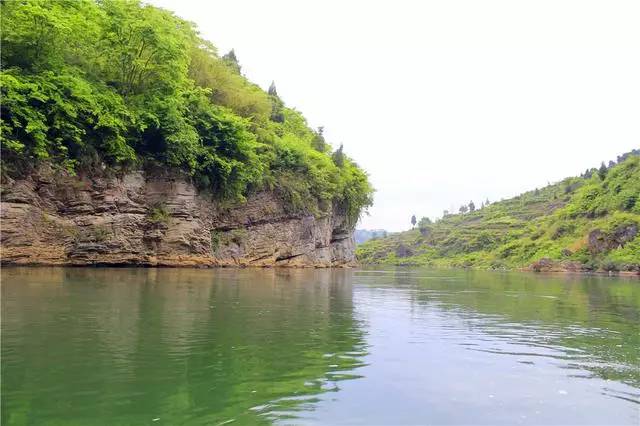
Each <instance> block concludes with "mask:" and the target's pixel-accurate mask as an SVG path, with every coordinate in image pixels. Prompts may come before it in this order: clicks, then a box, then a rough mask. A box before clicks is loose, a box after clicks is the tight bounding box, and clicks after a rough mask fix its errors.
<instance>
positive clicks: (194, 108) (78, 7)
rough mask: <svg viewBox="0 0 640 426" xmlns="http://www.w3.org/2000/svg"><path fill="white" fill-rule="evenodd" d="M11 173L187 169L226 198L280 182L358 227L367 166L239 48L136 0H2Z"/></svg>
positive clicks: (283, 190)
mask: <svg viewBox="0 0 640 426" xmlns="http://www.w3.org/2000/svg"><path fill="white" fill-rule="evenodd" d="M0 5H1V8H2V9H1V12H2V56H1V61H2V73H1V84H2V111H1V114H2V122H1V126H2V177H3V179H7V178H13V177H16V176H18V175H21V174H25V173H27V172H28V171H29V170H31V169H33V168H34V167H36V166H37V165H38V163H42V162H48V163H50V164H53V165H55V166H57V167H59V168H61V169H65V170H67V171H68V172H70V173H79V172H86V171H89V172H90V171H92V170H93V171H97V170H103V171H104V170H107V171H117V170H127V169H133V168H141V167H149V166H160V167H169V168H176V169H181V170H183V171H184V172H185V173H187V174H188V175H190V176H191V177H192V179H193V181H194V183H196V184H197V185H198V186H199V187H200V188H201V189H203V190H208V191H210V192H211V193H212V194H213V195H214V196H216V197H218V198H220V199H226V200H236V201H237V200H243V199H244V198H245V197H246V196H247V195H248V194H249V193H250V192H252V191H256V190H260V189H265V188H268V189H271V190H275V191H276V192H278V193H280V194H281V195H282V197H283V198H284V199H285V200H286V202H287V203H288V204H289V205H290V206H291V207H292V208H293V209H300V210H305V211H309V212H312V213H316V212H319V211H322V210H324V209H325V208H326V207H327V206H331V205H333V206H336V205H337V206H339V207H340V208H341V209H342V210H344V211H346V213H347V214H348V216H349V217H350V218H351V221H352V222H353V223H354V224H355V221H356V219H357V217H358V216H359V214H360V212H361V211H362V209H363V208H366V206H368V205H370V204H371V202H372V189H371V187H370V184H369V182H368V179H367V176H366V174H365V173H364V172H363V171H362V170H361V169H360V168H359V167H358V166H357V165H356V164H355V163H354V162H353V161H352V160H351V159H350V158H349V157H347V156H346V155H345V154H344V153H343V152H342V147H340V148H338V149H336V150H334V149H333V148H332V147H331V146H330V145H329V144H328V143H327V142H326V141H325V140H324V137H323V134H322V129H321V128H320V129H318V130H312V129H310V128H309V126H308V125H307V123H306V121H305V119H304V117H303V116H302V115H301V114H300V113H299V112H297V111H295V110H293V109H291V108H288V107H286V106H285V105H284V103H283V101H282V99H281V98H280V97H279V96H278V93H277V90H276V87H275V85H274V84H272V85H271V87H270V88H269V90H268V92H265V91H263V90H261V89H260V88H259V87H258V86H257V85H255V84H252V83H251V82H249V81H247V80H246V79H245V78H244V77H243V75H242V73H241V66H240V64H239V62H238V59H237V58H236V55H235V53H234V52H233V51H231V52H229V53H227V54H225V55H219V53H218V51H217V50H216V48H215V47H214V46H213V45H212V44H211V43H210V42H209V41H207V40H203V39H202V38H200V37H199V36H198V32H197V29H196V28H195V27H194V26H193V24H191V23H189V22H186V21H184V20H182V19H180V18H178V17H176V16H175V15H173V14H172V13H171V12H169V11H166V10H163V9H159V8H156V7H152V6H149V5H145V4H144V3H141V2H139V1H135V0H98V1H94V0H56V1H50V0H13V1H2V2H1V3H0Z"/></svg>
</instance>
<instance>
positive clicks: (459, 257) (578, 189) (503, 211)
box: [356, 149, 640, 274]
mask: <svg viewBox="0 0 640 426" xmlns="http://www.w3.org/2000/svg"><path fill="white" fill-rule="evenodd" d="M639 155H640V150H638V149H635V150H633V151H631V152H629V153H626V154H623V155H621V156H618V161H617V162H609V165H608V166H607V165H605V164H604V163H602V165H601V166H600V168H591V169H587V170H586V172H584V173H583V174H582V175H581V176H579V177H571V178H566V179H564V180H562V181H561V182H558V183H555V184H551V185H548V186H546V187H545V188H540V189H535V190H533V191H529V192H526V193H524V194H521V195H519V196H517V197H514V198H511V199H508V200H503V201H499V202H496V203H493V204H490V205H488V206H483V207H482V208H479V209H475V211H472V212H469V213H461V214H449V215H446V216H445V217H443V218H442V219H439V220H437V221H436V222H434V223H431V221H429V220H427V219H423V220H421V221H420V222H419V225H418V227H417V228H416V229H412V230H410V231H405V232H400V233H395V234H392V235H389V236H388V237H386V238H381V239H377V240H372V241H368V242H366V243H364V244H362V245H360V246H359V247H358V248H357V251H356V255H357V257H358V259H359V261H360V262H362V263H365V264H390V265H425V266H435V267H473V268H484V269H530V270H535V271H576V272H590V271H608V272H615V271H627V272H630V273H637V274H640V236H639V234H640V232H639V228H640V156H639Z"/></svg>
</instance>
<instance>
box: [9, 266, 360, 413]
mask: <svg viewBox="0 0 640 426" xmlns="http://www.w3.org/2000/svg"><path fill="white" fill-rule="evenodd" d="M347 277H348V275H345V274H341V273H337V274H335V273H334V274H331V273H330V274H327V273H319V272H316V271H312V270H305V271H302V270H264V271H263V270H216V271H210V270H189V269H121V270H113V269H6V270H4V271H3V283H2V304H3V309H2V331H3V333H2V377H3V380H2V420H3V421H2V423H3V424H7V425H10V424H49V423H50V424H60V422H62V423H64V424H83V425H87V424H146V423H149V422H152V421H153V420H155V422H154V423H156V422H159V424H184V423H189V424H216V423H220V422H224V421H229V420H234V421H237V422H241V423H251V424H253V423H257V422H266V423H267V422H269V421H270V420H273V419H275V418H279V417H281V416H290V415H291V413H293V412H295V411H296V410H299V409H301V408H304V407H305V406H308V404H309V403H310V402H313V399H312V396H313V395H316V394H319V393H322V392H328V391H332V390H336V389H337V387H338V385H337V383H338V382H339V381H340V380H344V379H348V378H352V377H354V375H353V374H351V373H349V372H350V371H351V370H352V369H353V368H355V367H357V366H359V365H361V357H362V355H363V354H364V353H365V345H364V336H363V332H362V330H361V329H360V328H359V323H358V321H357V320H356V319H355V318H354V313H353V302H352V290H351V282H350V281H347V280H346V278H347Z"/></svg>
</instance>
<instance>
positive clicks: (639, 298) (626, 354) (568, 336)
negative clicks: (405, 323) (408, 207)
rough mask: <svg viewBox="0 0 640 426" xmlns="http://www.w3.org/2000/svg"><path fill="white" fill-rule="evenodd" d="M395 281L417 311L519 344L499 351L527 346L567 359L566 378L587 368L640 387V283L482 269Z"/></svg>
mask: <svg viewBox="0 0 640 426" xmlns="http://www.w3.org/2000/svg"><path fill="white" fill-rule="evenodd" d="M398 276H399V278H398V280H399V281H402V282H403V283H404V284H406V285H411V286H415V287H416V290H417V291H415V292H413V293H412V294H413V296H412V297H414V298H415V300H414V301H415V303H416V304H417V306H422V307H437V308H438V309H443V310H446V311H447V312H450V313H453V312H455V313H456V314H457V316H458V317H459V318H461V319H462V320H463V321H464V322H465V326H466V327H468V328H469V329H472V330H476V331H479V332H481V333H489V334H491V335H493V336H495V337H497V338H503V339H504V342H508V343H509V345H511V346H514V350H513V351H507V350H505V349H504V348H495V351H496V352H500V351H502V353H505V354H511V355H522V354H525V353H530V352H531V351H530V350H525V349H524V348H529V349H531V348H533V349H535V348H539V349H540V353H539V354H537V355H540V356H542V354H543V353H545V354H547V353H548V354H549V356H551V357H557V358H559V359H562V360H564V361H567V367H566V368H568V369H572V370H575V372H573V373H571V372H569V373H568V374H582V373H580V372H579V371H580V370H583V371H584V370H586V371H588V372H590V373H591V374H594V375H596V376H599V377H601V378H603V379H611V380H615V381H620V382H624V383H627V384H629V385H631V386H634V387H640V369H639V368H638V365H639V364H638V363H639V362H640V353H639V352H638V348H640V333H638V324H640V286H638V281H637V279H634V278H630V279H624V278H615V279H611V278H608V277H598V276H593V277H585V276H567V275H553V276H549V275H546V276H545V275H535V274H526V273H504V274H501V273H495V272H481V271H460V272H458V273H456V274H455V278H454V279H452V276H453V273H452V272H451V271H448V272H447V273H446V280H442V279H441V278H439V277H438V273H437V272H433V271H431V272H429V273H427V274H424V273H420V271H419V270H414V273H413V274H405V273H403V271H402V270H400V271H398ZM399 281H396V282H399ZM518 345H521V347H520V350H519V349H517V346H518ZM612 348H613V349H612ZM470 349H471V350H492V349H490V348H489V349H487V348H484V349H477V348H476V349H474V348H470ZM531 356H535V355H531ZM545 356H546V355H545Z"/></svg>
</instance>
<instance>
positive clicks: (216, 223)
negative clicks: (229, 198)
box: [0, 168, 355, 267]
mask: <svg viewBox="0 0 640 426" xmlns="http://www.w3.org/2000/svg"><path fill="white" fill-rule="evenodd" d="M1 220H2V234H1V239H0V246H1V248H2V263H3V264H42V265H45V264H46V265H148V266H233V265H237V266H310V267H329V266H349V265H352V264H354V263H355V255H354V251H355V244H354V241H353V227H352V226H350V225H349V224H348V223H347V221H346V217H345V215H344V214H341V213H340V212H338V211H336V209H330V210H329V211H327V212H325V213H323V214H322V215H320V216H313V215H311V214H305V213H291V212H289V211H288V210H287V208H286V205H285V203H284V202H283V201H282V200H281V199H280V198H279V197H278V196H277V194H276V193H274V192H261V193H257V194H255V195H252V196H250V197H249V198H248V199H247V201H246V202H245V203H242V204H237V205H233V206H223V205H221V203H219V202H216V201H213V200H212V199H211V197H208V196H206V195H205V194H200V193H199V192H198V191H197V190H196V188H195V187H194V186H193V185H192V184H191V183H190V182H189V180H188V179H186V178H185V177H184V176H181V175H179V174H177V173H174V172H154V173H144V172H141V171H138V172H132V173H127V174H124V175H121V176H118V177H95V176H93V177H91V178H89V177H70V176H65V175H60V174H59V173H54V172H52V171H51V170H50V169H47V168H41V169H40V170H38V171H37V172H34V173H32V174H31V175H30V176H28V177H27V178H24V179H21V180H15V181H10V182H6V183H5V184H3V187H2V203H1Z"/></svg>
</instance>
